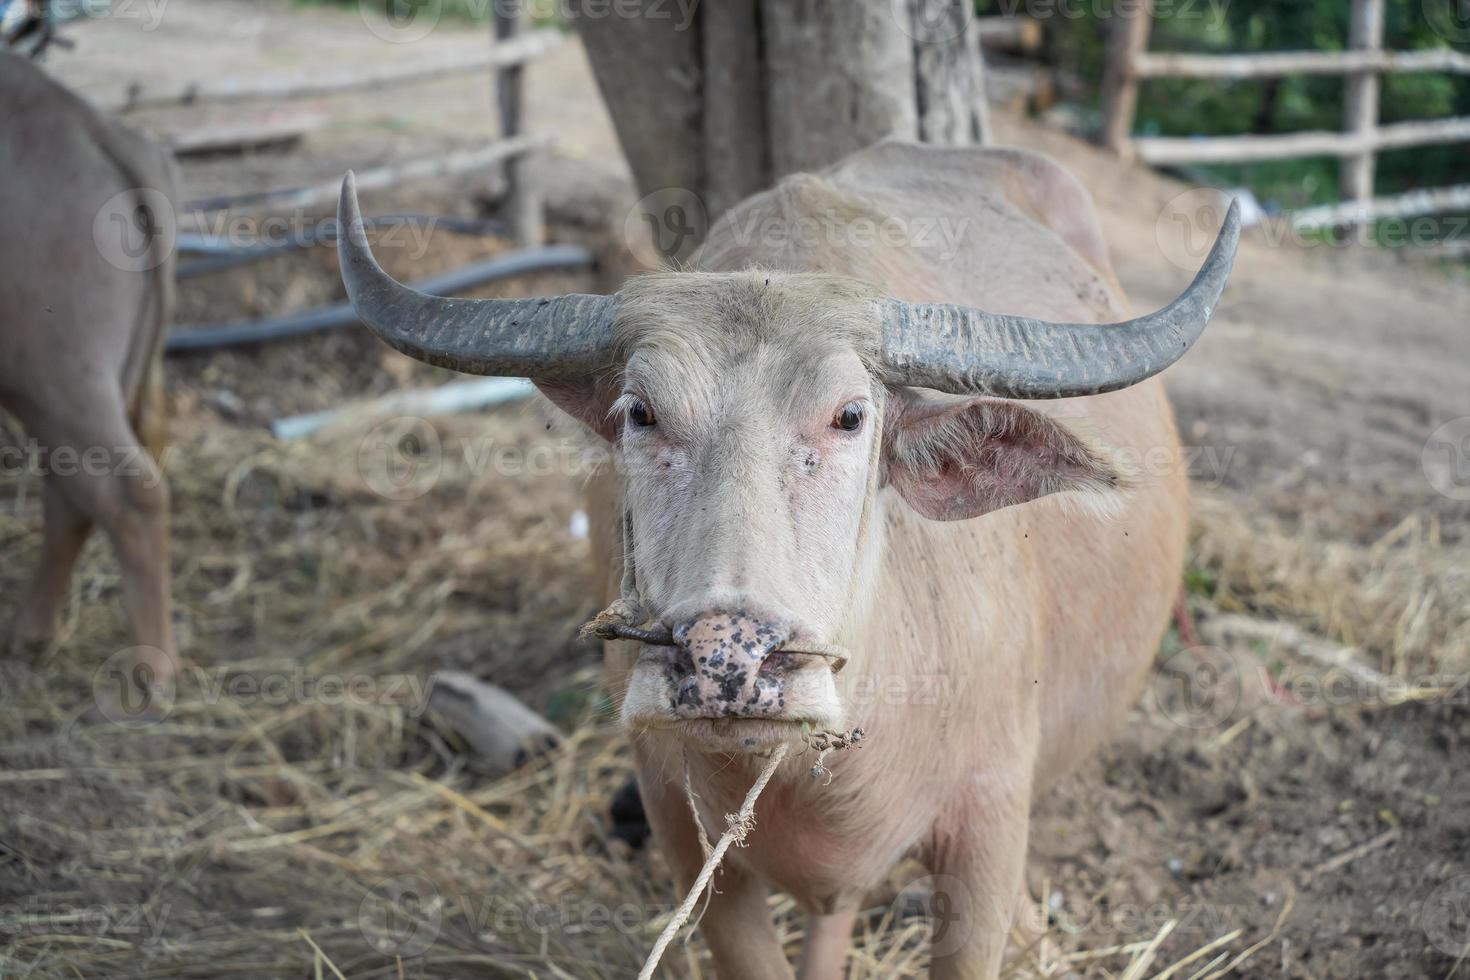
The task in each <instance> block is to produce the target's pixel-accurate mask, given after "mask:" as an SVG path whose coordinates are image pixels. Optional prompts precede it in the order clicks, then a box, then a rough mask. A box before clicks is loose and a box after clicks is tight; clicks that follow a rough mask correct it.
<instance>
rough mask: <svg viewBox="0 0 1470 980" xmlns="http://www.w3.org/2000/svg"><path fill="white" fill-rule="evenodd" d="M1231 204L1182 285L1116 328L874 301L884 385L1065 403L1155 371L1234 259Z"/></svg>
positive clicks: (1181, 347) (1207, 308) (1189, 333)
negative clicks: (1170, 298) (1159, 305)
mask: <svg viewBox="0 0 1470 980" xmlns="http://www.w3.org/2000/svg"><path fill="white" fill-rule="evenodd" d="M1239 238H1240V202H1238V201H1232V202H1231V204H1230V210H1229V211H1228V212H1227V213H1226V215H1225V222H1224V224H1223V225H1222V226H1221V228H1220V234H1219V236H1218V237H1217V238H1216V239H1215V244H1214V247H1212V248H1211V249H1210V254H1209V255H1208V256H1206V258H1205V263H1204V265H1203V266H1201V267H1200V270H1199V273H1198V274H1197V275H1196V276H1195V277H1194V282H1192V283H1191V284H1190V286H1189V288H1188V289H1186V290H1185V291H1184V292H1183V294H1181V295H1180V296H1179V298H1178V299H1176V300H1174V302H1172V303H1170V304H1169V305H1168V306H1166V307H1164V308H1163V309H1161V310H1159V311H1158V312H1156V313H1150V314H1148V315H1147V316H1141V317H1138V318H1137V319H1134V320H1127V321H1125V322H1123V323H1111V324H1101V323H1050V322H1048V321H1045V320H1034V319H1031V318H1029V317H1024V316H1006V315H1003V314H998V313H987V312H985V311H984V310H977V309H972V308H970V307H965V306H950V305H946V304H940V303H904V302H900V301H899V300H893V299H885V300H880V301H879V307H880V311H879V319H880V322H881V327H882V348H881V355H880V364H881V372H882V374H883V380H884V381H886V382H889V383H892V384H902V385H913V386H915V387H920V388H933V389H936V390H938V391H945V392H949V393H951V394H980V395H995V396H997V397H1000V398H1027V399H1031V398H1071V397H1074V396H1078V395H1096V394H1100V393H1102V392H1105V391H1116V390H1118V389H1119V388H1127V387H1128V386H1129V385H1134V384H1137V383H1138V382H1140V381H1142V380H1144V379H1145V378H1149V377H1152V376H1153V375H1155V374H1158V373H1159V372H1160V371H1162V370H1164V368H1166V367H1168V366H1169V365H1171V364H1173V363H1174V362H1175V361H1177V360H1179V358H1180V357H1182V356H1183V355H1184V352H1185V351H1187V350H1189V348H1190V346H1191V345H1193V344H1194V342H1195V341H1196V340H1198V339H1199V335H1200V334H1201V333H1202V332H1204V329H1205V325H1206V324H1207V323H1209V322H1210V316H1211V314H1213V313H1214V311H1215V304H1216V303H1218V302H1219V299H1220V292H1221V290H1223V289H1224V288H1225V280H1226V279H1228V278H1229V277H1230V268H1231V266H1232V265H1233V263H1234V261H1235V246H1236V243H1237V242H1238V241H1239Z"/></svg>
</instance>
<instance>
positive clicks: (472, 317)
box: [337, 171, 619, 381]
mask: <svg viewBox="0 0 1470 980" xmlns="http://www.w3.org/2000/svg"><path fill="white" fill-rule="evenodd" d="M337 223H338V226H339V227H340V234H339V235H338V236H337V261H338V263H339V264H340V265H341V267H342V282H343V283H344V284H345V285H346V286H347V298H348V299H350V300H351V301H352V305H353V307H354V308H355V309H356V310H357V316H358V318H359V319H360V320H362V322H363V323H364V324H365V325H366V326H367V328H368V329H369V330H371V331H372V332H373V333H375V334H377V335H378V336H379V337H380V338H381V339H382V340H384V341H385V342H386V343H387V344H388V345H389V346H391V347H393V348H395V349H396V350H399V351H402V352H403V353H405V354H407V355H408V356H409V357H413V358H417V359H418V360H420V361H426V362H427V363H429V364H435V365H438V366H439V367H446V368H451V369H453V370H455V371H461V372H463V373H465V374H488V375H500V376H510V377H527V378H532V379H536V380H543V379H544V380H549V381H555V380H558V379H563V378H580V377H586V376H587V375H588V374H590V373H593V372H595V371H599V370H601V369H603V368H605V367H607V366H609V364H610V363H611V360H612V324H613V320H614V319H615V318H616V316H617V310H618V305H619V300H618V297H617V296H616V295H614V296H584V295H569V296H553V297H548V298H545V299H449V298H445V297H442V296H430V295H428V294H427V293H421V292H419V291H418V290H416V289H410V288H409V287H407V286H405V285H403V284H402V283H400V282H398V281H397V280H395V279H394V278H393V277H392V276H390V275H388V274H387V273H386V272H384V271H383V269H382V267H381V266H380V265H378V261H377V259H375V258H373V252H372V248H371V247H369V245H368V241H367V234H366V232H365V231H364V229H363V223H362V214H361V212H360V211H359V210H358V207H357V186H356V182H355V180H354V179H353V176H352V172H351V171H348V173H347V177H346V178H345V179H344V180H343V181H342V197H341V200H340V201H339V202H338V205H337Z"/></svg>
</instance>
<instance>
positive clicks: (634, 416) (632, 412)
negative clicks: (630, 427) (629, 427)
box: [628, 398, 655, 429]
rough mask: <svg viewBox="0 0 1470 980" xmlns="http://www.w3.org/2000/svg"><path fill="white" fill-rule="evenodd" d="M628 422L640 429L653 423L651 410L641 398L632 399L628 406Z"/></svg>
mask: <svg viewBox="0 0 1470 980" xmlns="http://www.w3.org/2000/svg"><path fill="white" fill-rule="evenodd" d="M628 421H629V422H632V423H633V424H634V425H636V426H638V428H640V429H646V428H648V427H649V426H650V425H652V424H653V423H654V421H655V419H654V417H653V409H651V408H649V407H648V405H647V403H646V402H644V401H643V400H642V399H641V398H634V399H633V400H632V402H631V403H630V404H629V405H628Z"/></svg>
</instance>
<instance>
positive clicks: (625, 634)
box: [578, 603, 848, 674]
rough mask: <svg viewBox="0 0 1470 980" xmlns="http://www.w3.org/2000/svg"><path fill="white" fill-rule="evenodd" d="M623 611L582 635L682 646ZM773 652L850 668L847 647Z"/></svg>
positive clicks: (783, 646)
mask: <svg viewBox="0 0 1470 980" xmlns="http://www.w3.org/2000/svg"><path fill="white" fill-rule="evenodd" d="M620 612H621V610H620V608H619V606H618V604H617V603H614V604H613V605H611V606H608V607H607V608H606V609H604V610H603V611H602V612H600V613H598V614H597V615H596V616H595V617H594V618H593V619H592V620H590V621H589V622H587V623H586V624H584V625H583V626H582V628H581V630H579V631H578V632H579V634H580V635H581V636H584V637H591V636H595V637H598V638H600V639H604V640H636V641H637V642H639V643H647V644H649V645H650V646H658V647H672V646H678V643H676V642H675V641H674V634H673V632H672V631H671V630H668V629H663V628H655V629H646V628H644V627H639V626H629V625H627V624H626V623H625V622H621V621H620V616H619V613H620ZM771 653H784V654H787V655H788V656H798V657H821V658H822V659H824V660H826V661H827V665H828V666H829V667H831V668H832V673H834V674H836V673H838V672H840V671H841V670H842V668H843V667H846V666H847V660H848V656H847V650H846V648H844V647H840V646H836V645H835V644H832V643H810V642H808V643H780V644H777V645H776V646H774V647H772V648H771Z"/></svg>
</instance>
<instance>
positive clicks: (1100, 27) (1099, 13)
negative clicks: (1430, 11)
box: [976, 0, 1470, 208]
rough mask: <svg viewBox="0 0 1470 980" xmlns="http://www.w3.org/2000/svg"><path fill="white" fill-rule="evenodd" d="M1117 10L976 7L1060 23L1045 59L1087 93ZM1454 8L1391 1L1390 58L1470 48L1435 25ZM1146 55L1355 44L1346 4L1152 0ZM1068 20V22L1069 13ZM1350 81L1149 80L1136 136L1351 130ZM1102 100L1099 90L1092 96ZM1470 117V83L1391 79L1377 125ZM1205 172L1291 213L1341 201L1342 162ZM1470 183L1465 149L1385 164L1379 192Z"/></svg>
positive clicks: (1000, 0)
mask: <svg viewBox="0 0 1470 980" xmlns="http://www.w3.org/2000/svg"><path fill="white" fill-rule="evenodd" d="M1116 2H1117V0H1093V2H1087V3H1065V4H1064V3H1046V4H1042V3H1032V4H1030V5H1029V6H1028V3H1027V0H977V2H976V9H977V11H978V12H980V13H981V14H982V15H983V14H1001V13H1013V12H1019V13H1025V12H1027V10H1028V9H1030V10H1031V12H1032V13H1033V14H1040V13H1051V14H1052V16H1049V17H1047V18H1046V21H1045V23H1046V27H1047V34H1048V49H1049V50H1048V54H1049V56H1050V57H1051V58H1052V60H1053V61H1054V62H1055V63H1056V64H1057V65H1058V66H1059V67H1061V68H1063V69H1065V70H1068V71H1071V72H1073V73H1075V74H1077V75H1078V76H1079V77H1081V78H1082V79H1084V80H1085V81H1087V82H1088V83H1090V84H1091V83H1095V81H1096V80H1098V79H1101V78H1102V73H1103V61H1104V37H1105V34H1104V32H1105V30H1106V28H1107V27H1108V25H1109V23H1110V20H1111V18H1110V15H1111V13H1112V12H1113V9H1114V6H1115V4H1116ZM1438 2H1443V3H1446V4H1449V3H1453V2H1455V0H1388V2H1387V18H1386V21H1385V30H1384V46H1385V47H1386V48H1388V49H1390V50H1405V51H1406V50H1415V49H1422V48H1435V47H1441V48H1442V47H1449V46H1454V47H1457V48H1458V49H1459V50H1462V51H1470V45H1467V44H1455V45H1451V43H1450V42H1449V41H1448V40H1446V39H1445V38H1444V37H1442V36H1441V35H1440V34H1439V33H1438V32H1436V30H1435V27H1434V25H1433V24H1432V23H1431V22H1430V21H1429V19H1428V17H1427V16H1426V9H1427V8H1428V7H1430V6H1432V5H1433V4H1434V3H1438ZM1155 3H1156V10H1157V14H1156V16H1155V19H1154V23H1153V27H1152V33H1151V37H1150V41H1149V49H1150V50H1152V51H1179V52H1191V53H1202V54H1205V53H1214V54H1225V53H1242V52H1260V51H1310V50H1316V51H1340V50H1342V49H1343V48H1345V47H1346V45H1347V38H1348V16H1349V12H1350V9H1351V6H1352V5H1351V3H1350V2H1349V0H1213V2H1211V0H1187V2H1186V0H1172V2H1171V0H1155ZM1060 11H1065V12H1066V13H1065V14H1063V13H1060ZM1343 87H1344V86H1343V79H1342V78H1341V77H1340V76H1335V75H1325V76H1293V77H1289V78H1282V79H1259V80H1245V81H1214V80H1201V79H1188V78H1178V79H1174V78H1168V79H1151V80H1149V81H1147V82H1145V83H1144V85H1143V86H1142V90H1141V92H1140V96H1139V102H1138V114H1137V120H1136V123H1135V132H1136V133H1138V134H1139V135H1149V136H1153V135H1158V136H1189V135H1195V134H1200V135H1233V134H1240V133H1287V132H1294V131H1299V130H1332V131H1337V130H1341V129H1342V116H1343ZM1093 97H1094V99H1095V98H1096V89H1095V88H1094V93H1093ZM1452 115H1461V116H1463V115H1470V78H1467V77H1463V76H1450V75H1437V74H1427V75H1387V76H1384V79H1383V88H1382V106H1381V114H1380V119H1381V120H1382V121H1383V122H1385V123H1390V122H1401V121H1405V120H1412V119H1432V118H1443V117H1446V116H1452ZM1201 169H1202V170H1203V171H1204V173H1205V174H1206V175H1207V176H1209V177H1211V178H1213V179H1214V180H1216V181H1218V182H1220V183H1222V184H1243V185H1245V186H1248V187H1250V188H1251V190H1252V191H1253V192H1254V193H1255V194H1256V195H1257V196H1258V197H1259V198H1261V199H1262V200H1263V201H1265V202H1267V203H1268V204H1274V205H1277V206H1279V207H1282V208H1294V207H1302V206H1305V205H1310V204H1320V203H1330V202H1333V201H1336V200H1338V186H1337V182H1338V161H1337V160H1336V159H1335V158H1331V159H1328V158H1321V159H1303V160H1285V161H1273V162H1269V163H1259V164H1251V165H1247V166H1240V165H1236V166H1211V167H1206V168H1201ZM1467 182H1470V152H1467V149H1466V147H1465V146H1464V145H1463V144H1461V145H1449V146H1435V147H1419V148H1415V149H1412V150H1404V151H1397V152H1388V153H1383V154H1380V155H1379V157H1378V169H1377V185H1376V192H1377V193H1378V194H1394V193H1401V192H1403V191H1408V190H1413V189H1416V188H1420V187H1440V186H1444V185H1447V184H1457V183H1467Z"/></svg>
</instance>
